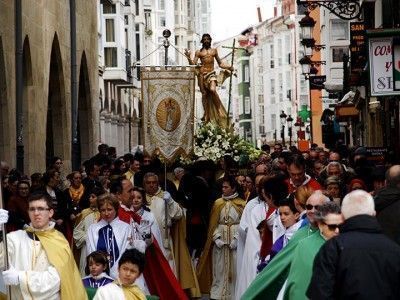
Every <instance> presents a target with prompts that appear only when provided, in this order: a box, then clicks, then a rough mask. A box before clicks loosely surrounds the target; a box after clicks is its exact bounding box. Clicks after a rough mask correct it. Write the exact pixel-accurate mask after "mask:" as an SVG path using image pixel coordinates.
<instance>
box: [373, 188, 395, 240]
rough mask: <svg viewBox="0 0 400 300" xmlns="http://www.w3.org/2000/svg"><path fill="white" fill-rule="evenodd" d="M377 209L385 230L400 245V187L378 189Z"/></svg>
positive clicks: (380, 222)
mask: <svg viewBox="0 0 400 300" xmlns="http://www.w3.org/2000/svg"><path fill="white" fill-rule="evenodd" d="M375 209H376V218H377V220H378V222H379V224H380V225H381V226H382V229H383V232H384V233H385V234H386V235H387V236H388V237H389V238H391V239H392V240H394V241H395V242H396V243H397V244H399V245H400V189H399V188H397V187H386V188H384V189H381V190H380V191H378V193H377V195H376V196H375Z"/></svg>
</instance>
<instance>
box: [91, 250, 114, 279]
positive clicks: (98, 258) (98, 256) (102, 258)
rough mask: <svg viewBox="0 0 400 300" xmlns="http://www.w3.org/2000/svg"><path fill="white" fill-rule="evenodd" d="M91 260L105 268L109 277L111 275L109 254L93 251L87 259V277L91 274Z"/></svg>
mask: <svg viewBox="0 0 400 300" xmlns="http://www.w3.org/2000/svg"><path fill="white" fill-rule="evenodd" d="M91 259H92V260H93V261H94V262H95V263H98V264H102V265H103V266H104V272H106V273H107V275H110V266H109V264H108V258H107V253H106V252H104V251H93V252H92V253H90V254H89V255H88V256H87V257H86V267H85V273H86V275H89V274H90V269H89V265H90V260H91Z"/></svg>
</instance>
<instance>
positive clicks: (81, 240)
mask: <svg viewBox="0 0 400 300" xmlns="http://www.w3.org/2000/svg"><path fill="white" fill-rule="evenodd" d="M96 222H97V219H96V213H95V212H93V213H90V214H88V215H87V216H86V217H85V218H84V219H83V220H81V221H80V222H79V224H78V225H76V226H75V228H74V232H73V237H74V241H75V246H76V248H78V249H81V256H80V260H79V271H80V272H81V276H82V277H83V276H86V273H85V267H86V257H87V256H88V255H89V254H90V253H88V252H87V249H86V237H87V231H88V228H89V226H90V225H92V224H94V223H96Z"/></svg>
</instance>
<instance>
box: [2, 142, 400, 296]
mask: <svg viewBox="0 0 400 300" xmlns="http://www.w3.org/2000/svg"><path fill="white" fill-rule="evenodd" d="M389 167H391V165H390V164H389V163H387V162H380V163H379V164H376V163H375V162H374V161H372V160H370V157H369V153H368V152H367V149H366V148H365V147H357V148H354V149H351V150H350V149H348V147H346V146H345V145H343V144H338V145H337V147H336V148H335V149H332V150H330V151H327V150H325V149H324V148H322V147H318V145H315V144H313V145H312V146H311V148H310V149H309V150H308V151H305V152H301V151H299V150H298V149H297V148H296V147H295V146H291V147H290V148H289V149H288V150H287V149H283V147H282V145H281V144H279V143H276V144H275V145H274V146H273V148H272V149H271V148H270V146H268V145H263V146H262V154H261V155H260V157H259V158H258V160H257V161H252V162H249V163H248V164H247V165H245V166H243V165H241V166H239V165H238V164H237V163H236V162H235V161H234V160H233V158H232V157H230V156H225V157H223V159H221V161H219V162H217V163H215V162H212V161H209V160H205V159H202V158H200V159H198V160H197V161H195V162H193V163H192V164H190V165H180V164H178V163H174V164H172V165H167V166H164V164H163V163H162V161H161V160H160V159H159V158H158V157H154V156H151V155H150V154H148V153H147V152H146V151H144V152H141V151H137V152H136V153H134V154H131V153H127V154H125V155H123V156H120V157H116V155H115V149H113V148H111V147H108V146H107V145H105V144H101V145H99V147H98V153H97V154H96V155H95V156H93V157H92V158H91V159H89V160H87V161H85V162H84V163H83V164H82V167H81V169H80V170H75V171H73V172H71V173H69V174H66V173H65V170H64V169H63V160H62V158H61V157H54V158H53V159H52V160H51V161H50V163H49V166H48V168H47V170H46V171H45V172H44V173H40V172H37V173H33V174H32V175H31V176H27V175H25V174H22V173H21V172H19V171H18V170H17V169H11V168H10V167H9V165H8V164H7V163H6V162H4V161H2V162H1V165H0V168H1V179H2V182H1V185H2V190H3V204H4V206H5V208H6V209H7V210H8V211H9V216H10V218H9V222H8V223H7V231H14V230H17V229H23V228H24V227H25V226H26V224H29V222H30V220H29V216H28V213H27V211H28V198H29V196H30V195H32V194H35V193H41V194H45V195H47V196H48V197H50V198H51V199H52V207H53V208H54V216H53V220H54V222H55V224H56V225H55V226H56V228H57V229H58V230H60V231H61V232H62V233H63V234H64V235H65V237H66V239H67V240H68V242H69V243H70V245H71V246H72V245H74V243H76V239H75V242H74V229H75V227H76V225H77V224H78V221H79V222H80V221H82V212H83V211H84V210H85V209H89V208H94V207H95V206H96V205H97V204H98V203H99V202H98V199H99V197H100V198H101V195H103V194H105V193H111V194H121V193H122V192H121V191H122V189H123V188H124V187H123V181H122V180H127V181H129V182H130V183H131V184H132V187H135V188H138V189H137V190H135V191H136V192H137V194H138V195H139V194H140V193H142V194H141V195H139V196H140V197H141V198H143V204H141V205H143V207H144V206H146V205H145V203H146V201H144V199H145V198H146V197H147V196H146V195H157V193H158V189H160V190H164V191H167V192H168V193H167V194H166V195H167V196H168V197H169V199H172V200H168V197H164V196H163V195H161V196H159V197H160V198H161V199H164V200H165V201H166V203H172V202H168V201H174V202H175V201H176V203H178V204H179V206H180V207H181V208H183V209H184V214H185V220H186V243H187V246H188V249H189V252H190V255H191V257H192V259H193V264H194V265H196V264H197V263H198V262H199V263H200V265H201V264H202V251H203V249H204V247H206V250H207V249H208V248H207V247H208V246H207V240H208V239H210V236H209V235H210V231H209V230H210V229H209V228H210V226H211V225H210V224H212V223H213V220H210V218H212V217H213V216H212V212H213V210H215V206H216V205H217V206H218V205H219V202H218V201H219V200H217V199H219V198H220V199H236V198H237V199H240V201H244V202H243V203H244V205H243V207H244V211H243V215H242V211H240V213H239V216H238V217H239V219H238V220H239V221H240V224H242V223H243V222H244V218H249V219H248V220H247V221H248V222H249V223H248V224H247V225H248V227H250V221H254V219H257V218H258V216H257V215H254V216H253V215H251V210H252V209H253V208H254V207H255V206H256V204H260V203H266V204H265V207H266V211H265V212H262V214H261V217H260V220H258V221H257V222H256V223H254V222H255V221H254V222H253V226H254V224H256V226H255V228H253V229H254V230H255V231H256V236H257V237H256V240H257V239H259V241H258V242H259V243H260V245H259V247H258V249H256V253H255V254H256V255H257V261H255V262H254V261H252V262H251V263H252V264H253V263H255V266H254V267H255V269H254V272H253V270H251V272H253V273H254V274H253V273H252V274H253V275H252V276H253V277H255V275H256V274H257V273H258V272H264V271H263V270H264V269H266V270H267V271H268V269H273V268H274V263H273V262H274V260H275V261H278V260H279V257H280V255H282V254H280V255H279V252H283V253H285V252H284V251H283V249H284V248H285V247H286V245H287V244H288V242H289V240H290V239H291V238H292V236H296V235H295V234H296V232H297V231H299V230H300V229H301V228H302V227H304V226H305V225H306V224H312V225H313V226H315V227H316V228H317V227H318V226H319V227H320V230H321V232H322V233H324V230H325V234H326V235H327V236H329V232H331V233H332V232H333V233H334V234H332V235H331V236H330V238H331V237H334V236H336V235H337V234H338V232H339V231H338V228H339V225H340V224H339V223H342V222H343V220H341V222H339V223H338V222H336V223H332V224H329V221H332V220H335V218H336V217H335V216H336V215H338V214H340V207H341V206H342V205H343V203H344V202H346V201H350V200H349V196H346V195H349V194H350V193H351V192H353V191H356V190H363V191H365V192H366V193H368V194H369V195H370V196H369V197H370V198H368V199H374V203H373V204H374V209H375V210H376V211H377V219H378V221H379V223H380V226H382V228H383V230H384V232H385V234H386V235H388V236H389V237H390V238H392V239H394V240H395V241H396V242H397V243H400V204H397V202H399V203H400V201H398V199H400V198H399V197H400V187H399V185H400V170H397V169H396V168H395V167H392V168H391V169H389ZM388 170H391V173H390V172H389V171H388ZM149 176H150V177H153V178H156V180H157V181H158V182H157V183H154V184H153V183H150V181H146V178H147V179H148V178H149ZM231 179H233V181H232V180H231ZM282 187H284V188H282ZM141 188H143V190H141ZM227 188H228V192H226V191H227ZM317 190H320V191H321V193H320V194H318V195H315V194H314V192H315V191H317ZM133 194H134V193H133ZM133 194H132V195H133ZM221 195H222V198H221ZM350 195H352V194H350ZM346 197H347V198H346ZM372 197H374V198H372ZM350 198H351V197H350ZM101 199H102V198H101ZM117 199H118V201H119V203H121V204H123V203H124V200H123V198H118V197H117ZM121 199H122V200H121ZM132 199H133V198H132V197H131V199H130V200H132ZM344 199H347V200H345V201H344ZM216 200H217V201H216ZM325 200H326V201H325ZM108 201H109V203H110V205H111V204H112V202H113V201H114V200H113V201H112V200H108ZM238 201H239V200H238ZM325 202H329V203H331V204H329V205H330V206H329V205H327V207H324V208H322V209H321V211H318V208H321V207H323V206H324V203H325ZM367 202H368V201H367ZM129 203H130V205H131V204H132V202H129ZM238 203H239V202H238ZM240 203H242V202H240ZM344 205H345V206H344V207H345V211H346V204H344ZM132 207H133V206H132ZM128 209H130V208H128ZM146 209H148V208H146ZM115 210H116V213H118V207H117V206H116V207H115ZM342 210H343V206H342ZM210 213H211V215H210ZM369 213H370V212H369V211H368V214H369ZM246 214H248V215H247V216H246V217H245V215H246ZM273 214H275V215H276V218H275V221H271V220H272V219H269V218H270V216H272V215H273ZM314 215H315V219H314ZM114 217H115V216H114ZM120 218H121V217H120ZM271 218H272V217H271ZM332 218H333V219H332ZM128 219H129V218H128ZM345 219H347V218H346V216H345ZM307 220H308V221H307ZM239 221H238V222H239ZM268 222H269V223H268ZM274 222H275V223H274ZM332 222H333V221H332ZM128 223H129V220H128ZM139 223H140V222H139ZM235 224H236V223H235ZM237 224H239V223H237ZM324 224H325V225H326V226H328V227H326V226H325V227H323V226H324ZM247 225H246V226H247ZM334 225H335V226H334ZM275 227H276V228H277V227H279V228H281V229H280V230H281V231H276V230H275V229H273V228H275ZM246 228H247V227H246ZM160 229H161V230H162V226H160ZM237 230H238V231H237V233H235V234H238V237H237V240H238V241H239V244H240V242H242V243H243V245H242V246H243V249H241V250H240V251H246V250H245V246H246V245H245V243H246V235H245V238H244V240H241V241H240V230H241V229H240V226H239V227H238V229H237ZM246 230H247V229H246ZM268 230H269V231H271V234H272V236H274V238H272V236H268V234H267V233H266V232H267V231H268ZM274 230H275V231H274ZM245 233H246V234H247V231H245ZM144 240H146V239H144ZM258 242H257V243H258ZM278 242H279V243H278ZM160 243H162V241H161V242H160ZM236 243H237V242H236ZM257 243H256V244H257ZM213 245H214V246H215V247H218V248H221V247H223V246H224V245H225V244H224V243H222V242H218V241H217V240H214V241H213ZM257 245H258V244H257ZM289 245H290V244H289ZM238 247H239V248H240V247H241V246H239V245H237V244H235V243H234V241H233V240H231V241H230V244H229V248H230V250H232V251H235V253H236V250H237V248H238ZM256 248H257V247H256ZM287 249H290V247H288V248H287ZM94 250H95V249H94ZM237 251H238V252H239V250H237ZM286 251H289V250H286ZM244 253H246V252H244ZM242 254H243V253H242ZM242 254H241V255H242ZM245 255H246V254H245ZM315 255H316V253H315ZM275 257H277V258H278V259H276V258H275ZM103 258H104V257H102V256H101V255H100V256H99V257H94V258H93V259H99V260H101V259H103ZM241 259H242V258H241ZM243 262H244V261H243ZM78 264H79V262H78ZM80 267H81V269H82V265H81V266H80ZM83 267H84V266H83ZM237 267H238V268H239V266H237ZM238 270H239V269H238ZM238 274H239V272H238ZM285 276H288V274H286V275H285ZM288 278H289V279H290V278H291V277H290V276H289V277H288ZM251 283H252V280H249V282H247V285H246V284H245V285H244V288H242V290H241V291H240V294H243V293H244V292H245V289H246V287H247V286H248V285H250V284H251ZM239 285H240V284H239V283H238V282H236V283H235V284H234V285H233V286H234V289H236V296H235V297H236V298H237V299H239V297H240V296H238V293H239V291H238V290H237V287H238V286H239ZM200 288H201V284H200ZM234 289H233V290H234ZM203 292H204V291H203ZM304 292H305V291H304ZM230 295H231V296H232V297H233V295H234V292H232V293H231V294H230Z"/></svg>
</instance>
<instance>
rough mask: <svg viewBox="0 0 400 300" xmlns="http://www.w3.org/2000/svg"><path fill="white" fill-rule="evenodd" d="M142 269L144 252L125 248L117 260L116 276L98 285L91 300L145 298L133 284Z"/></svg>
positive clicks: (133, 299)
mask: <svg viewBox="0 0 400 300" xmlns="http://www.w3.org/2000/svg"><path fill="white" fill-rule="evenodd" d="M143 269H144V254H143V253H141V252H139V251H138V250H136V249H130V250H126V251H125V252H124V254H122V256H121V258H120V259H119V261H118V278H117V280H116V281H114V282H113V283H110V284H107V285H105V286H103V287H100V288H99V289H98V290H97V293H96V295H95V297H94V298H93V300H110V299H113V300H145V299H146V296H145V295H144V293H143V292H142V290H141V289H140V288H139V287H138V286H137V285H136V284H135V281H136V279H137V278H138V277H139V276H140V275H141V274H142V272H143Z"/></svg>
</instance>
